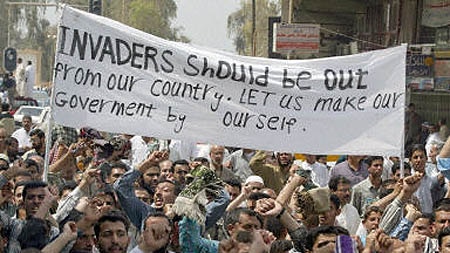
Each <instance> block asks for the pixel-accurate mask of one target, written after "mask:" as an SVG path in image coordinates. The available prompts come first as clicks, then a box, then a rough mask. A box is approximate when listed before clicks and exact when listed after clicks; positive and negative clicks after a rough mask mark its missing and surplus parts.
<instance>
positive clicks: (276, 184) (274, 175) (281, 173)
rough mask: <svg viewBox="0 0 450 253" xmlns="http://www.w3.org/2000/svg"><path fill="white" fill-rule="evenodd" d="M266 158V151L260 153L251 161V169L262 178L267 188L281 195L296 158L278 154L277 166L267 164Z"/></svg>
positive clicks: (287, 154) (290, 155) (283, 153)
mask: <svg viewBox="0 0 450 253" xmlns="http://www.w3.org/2000/svg"><path fill="white" fill-rule="evenodd" d="M266 156H267V154H266V152H265V151H261V150H260V151H258V152H257V153H256V154H255V155H254V156H253V158H252V159H251V160H250V163H249V166H250V169H252V171H253V173H255V175H258V176H260V177H262V179H263V180H264V183H265V185H266V187H268V188H271V189H273V190H275V191H276V192H277V193H279V192H280V190H281V189H282V188H283V186H284V184H285V182H286V180H287V178H288V177H289V169H290V168H291V165H292V162H293V157H294V156H293V155H292V154H291V153H286V152H278V153H277V155H276V158H277V161H278V164H277V165H272V164H268V163H265V160H266Z"/></svg>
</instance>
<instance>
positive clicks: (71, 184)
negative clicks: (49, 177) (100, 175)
mask: <svg viewBox="0 0 450 253" xmlns="http://www.w3.org/2000/svg"><path fill="white" fill-rule="evenodd" d="M75 188H77V183H76V182H75V181H66V182H65V183H64V184H63V185H62V186H61V187H60V190H59V197H61V196H62V194H63V192H64V191H65V190H70V191H73V190H75Z"/></svg>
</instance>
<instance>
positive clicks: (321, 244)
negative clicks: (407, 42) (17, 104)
mask: <svg viewBox="0 0 450 253" xmlns="http://www.w3.org/2000/svg"><path fill="white" fill-rule="evenodd" d="M25 121H26V119H25ZM25 126H27V128H28V123H27V122H25V123H24V128H23V129H22V130H23V131H25ZM56 129H57V128H55V132H54V133H52V135H51V136H50V137H49V138H50V140H53V141H52V142H53V145H51V148H50V156H51V165H50V166H49V173H48V175H47V176H48V178H49V181H48V184H44V183H42V182H41V183H36V182H40V181H41V180H42V179H43V178H44V176H45V175H44V156H45V152H46V149H45V145H46V141H45V140H46V136H45V134H44V132H42V131H41V130H36V129H32V127H31V124H30V127H29V131H28V132H26V131H25V132H24V133H27V136H29V137H31V138H30V146H29V147H28V148H25V149H23V151H26V153H25V155H24V156H23V157H21V156H19V155H18V154H19V151H18V148H17V146H18V145H17V144H18V141H16V139H15V138H12V137H10V136H8V134H7V133H6V134H5V136H4V138H3V135H2V132H1V131H0V137H1V138H0V142H1V141H2V139H4V141H3V142H4V144H5V145H4V151H3V153H4V155H3V154H0V167H1V166H2V168H4V169H3V172H0V186H2V187H1V189H2V190H1V192H2V195H1V196H2V197H1V198H0V202H1V203H0V221H1V225H2V233H3V234H4V235H5V236H6V237H4V238H6V239H5V242H7V244H6V247H7V250H8V252H14V253H15V252H20V250H25V248H29V249H27V250H31V248H30V247H34V248H39V249H41V251H42V252H73V253H76V252H113V251H114V252H133V253H136V252H164V253H169V252H170V253H172V252H174V253H178V252H195V253H196V252H219V251H220V252H238V251H239V250H240V251H242V252H248V251H251V252H261V253H262V252H286V251H287V250H291V251H292V252H374V251H376V252H388V251H392V252H396V250H402V251H403V252H413V249H412V248H411V246H410V244H414V245H416V244H417V245H418V246H417V248H420V249H422V251H424V252H431V251H428V249H432V250H435V251H436V252H437V251H438V250H439V244H440V246H441V249H443V248H445V245H446V244H445V243H446V237H447V235H445V231H447V228H446V227H448V226H449V224H450V216H449V217H447V216H448V214H450V208H449V206H450V200H449V199H448V198H449V197H450V188H449V187H448V184H447V183H446V180H445V178H444V177H445V176H449V175H450V166H449V164H450V163H448V160H449V159H450V148H449V147H450V144H449V142H450V141H448V140H447V142H446V143H445V144H444V146H443V147H442V149H441V150H439V149H436V150H434V149H432V150H434V151H435V153H436V155H434V153H432V156H431V158H432V160H431V161H430V163H432V165H434V166H435V167H434V170H430V168H431V167H430V165H427V163H426V158H427V156H426V151H425V148H424V147H423V145H422V146H420V145H411V147H412V150H411V152H409V154H410V156H409V162H408V163H404V168H403V170H401V168H400V162H403V161H399V162H393V163H392V164H391V166H389V168H390V170H391V172H392V178H387V179H385V180H382V178H383V177H382V173H383V157H379V156H368V157H367V158H366V159H364V157H363V156H351V155H349V156H346V157H347V158H346V160H345V161H344V162H343V163H340V164H338V165H336V166H334V167H333V168H332V169H331V172H330V176H332V177H331V178H330V180H329V179H328V173H324V172H327V168H326V167H325V166H322V165H317V164H318V163H317V162H315V160H314V156H313V155H307V158H308V159H307V161H305V162H304V163H301V164H300V166H299V165H298V164H296V163H294V156H293V154H291V153H287V152H274V154H275V155H274V156H273V158H275V160H273V161H270V159H268V154H271V153H272V152H268V151H257V152H255V153H254V152H253V151H252V150H247V149H239V150H238V151H236V152H235V153H233V155H232V156H230V157H229V158H225V153H226V152H225V148H224V147H222V146H218V145H211V146H209V145H208V147H209V149H208V152H209V158H210V161H208V160H207V159H206V158H197V159H192V160H191V158H189V159H187V160H176V161H174V160H170V159H169V157H171V156H170V152H171V150H170V148H164V149H163V150H161V149H158V148H154V147H150V146H145V145H141V146H139V148H138V149H136V150H140V151H139V152H141V153H139V157H140V158H139V159H138V160H139V161H137V160H135V161H134V162H132V160H130V158H132V157H133V154H135V155H137V154H138V153H136V152H137V151H136V152H134V151H133V152H131V153H130V150H132V149H130V146H129V143H130V142H128V139H132V140H143V138H141V137H139V138H138V137H136V138H134V139H133V136H123V135H115V134H112V135H111V136H113V137H111V138H104V137H103V136H102V135H101V134H100V133H99V132H98V131H96V130H95V129H92V128H82V129H81V130H80V134H79V135H78V134H76V135H74V133H76V131H75V132H73V131H72V130H70V131H69V132H70V133H69V132H68V131H62V130H64V129H63V128H61V129H60V130H61V131H60V130H58V131H56ZM0 130H1V129H0ZM65 133H66V134H65ZM54 135H55V136H54ZM69 135H70V136H72V137H70V136H69ZM105 136H106V135H105ZM145 139H147V138H145ZM152 140H153V139H152ZM155 140H156V139H155ZM139 143H140V144H143V142H142V143H141V142H139ZM147 143H148V142H147ZM0 144H1V143H0ZM169 147H170V145H169ZM0 148H1V147H0ZM432 148H434V146H432ZM230 150H233V149H230ZM0 152H1V150H0ZM253 153H254V154H253ZM438 153H439V155H438ZM22 155H23V154H22ZM269 157H270V156H269ZM205 165H206V166H205ZM246 166H247V167H246ZM318 166H320V168H319V167H318ZM230 168H231V169H230ZM319 169H320V173H319ZM323 169H325V170H323ZM322 170H323V171H322ZM401 172H403V175H402V173H401ZM388 174H390V173H388ZM411 174H412V175H411ZM333 175H335V176H334V177H333ZM314 182H315V183H316V184H319V185H321V184H324V183H328V188H316V189H310V187H309V186H310V184H311V185H313V187H311V188H314V187H317V186H315V184H314ZM33 185H35V186H36V187H35V186H33ZM30 187H31V188H30ZM34 187H35V188H34ZM434 189H439V192H438V191H437V190H436V191H435V190H434ZM432 190H433V191H432ZM430 200H431V202H430ZM433 203H434V204H436V208H433ZM358 211H359V212H360V213H358ZM430 213H432V214H433V215H430ZM49 214H51V215H49ZM360 217H362V219H361V218H360ZM130 224H131V225H130ZM28 227H30V228H35V229H27V228H28ZM24 229H25V230H24ZM38 231H44V232H38ZM32 232H36V233H37V234H36V235H34V234H33V233H32ZM287 234H288V235H289V236H287ZM350 235H351V236H350ZM439 235H441V237H439ZM27 238H32V239H27ZM421 238H422V239H421ZM439 238H441V239H440V240H441V241H438V239H439ZM420 240H423V241H420ZM442 241H443V244H442ZM269 250H271V251H269ZM294 250H295V251H294ZM443 252H445V251H443Z"/></svg>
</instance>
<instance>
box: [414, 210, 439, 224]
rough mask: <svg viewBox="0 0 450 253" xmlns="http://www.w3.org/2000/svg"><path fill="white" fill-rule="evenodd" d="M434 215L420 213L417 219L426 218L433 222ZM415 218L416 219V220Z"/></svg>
mask: <svg viewBox="0 0 450 253" xmlns="http://www.w3.org/2000/svg"><path fill="white" fill-rule="evenodd" d="M434 218H435V217H434V215H433V214H432V213H422V214H421V215H420V216H419V218H417V219H427V220H429V221H430V224H433V222H434ZM417 219H416V220H417Z"/></svg>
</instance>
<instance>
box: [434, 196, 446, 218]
mask: <svg viewBox="0 0 450 253" xmlns="http://www.w3.org/2000/svg"><path fill="white" fill-rule="evenodd" d="M433 211H434V214H435V215H436V213H437V212H440V211H444V212H450V199H448V198H444V199H440V200H439V202H438V203H436V208H434V210H433Z"/></svg>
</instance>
